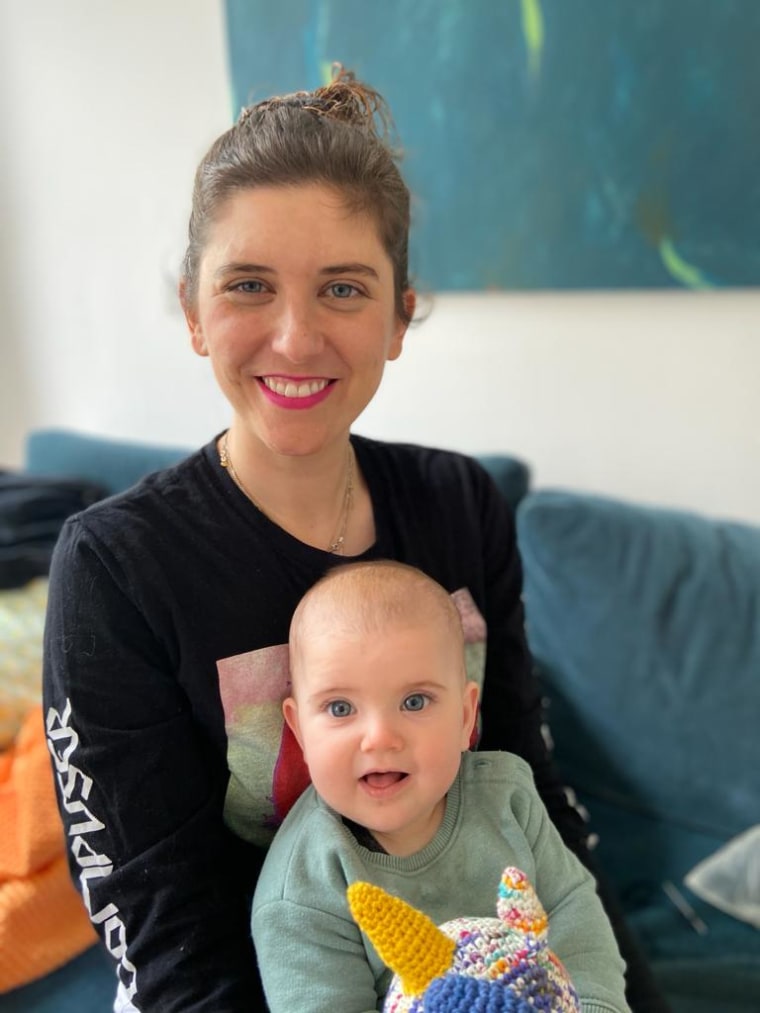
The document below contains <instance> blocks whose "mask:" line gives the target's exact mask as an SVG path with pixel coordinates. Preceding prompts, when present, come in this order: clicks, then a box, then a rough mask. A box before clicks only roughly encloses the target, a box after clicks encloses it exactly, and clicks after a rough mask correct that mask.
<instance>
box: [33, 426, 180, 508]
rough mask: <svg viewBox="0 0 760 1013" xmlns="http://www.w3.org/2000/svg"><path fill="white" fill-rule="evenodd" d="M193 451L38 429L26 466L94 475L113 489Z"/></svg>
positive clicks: (38, 470) (51, 472) (54, 472)
mask: <svg viewBox="0 0 760 1013" xmlns="http://www.w3.org/2000/svg"><path fill="white" fill-rule="evenodd" d="M189 453H190V450H189V449H188V448H187V447H172V446H164V445H161V444H155V445H154V444H151V443H142V442H139V441H132V440H117V439H112V438H110V437H107V436H89V435H86V434H85V433H77V432H73V431H69V430H66V429H38V430H36V431H34V432H32V433H30V434H29V436H28V437H27V441H26V461H25V468H26V470H27V472H28V473H29V474H30V475H51V476H62V475H68V476H74V477H77V478H85V479H90V480H91V481H93V482H97V483H98V484H99V485H102V486H103V487H104V488H105V489H106V491H107V492H108V493H113V492H121V491H122V490H123V489H127V488H129V486H131V485H134V483H135V482H137V481H139V479H141V478H142V477H143V476H144V475H148V474H150V472H152V471H159V470H160V469H161V468H168V467H169V466H170V465H172V464H176V463H177V461H181V460H182V458H183V457H187V455H188V454H189Z"/></svg>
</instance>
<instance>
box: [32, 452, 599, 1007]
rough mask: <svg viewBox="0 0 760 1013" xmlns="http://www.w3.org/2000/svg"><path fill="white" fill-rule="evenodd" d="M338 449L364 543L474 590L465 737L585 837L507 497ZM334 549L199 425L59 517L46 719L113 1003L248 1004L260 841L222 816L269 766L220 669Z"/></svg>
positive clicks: (462, 476)
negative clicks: (480, 643) (236, 753)
mask: <svg viewBox="0 0 760 1013" xmlns="http://www.w3.org/2000/svg"><path fill="white" fill-rule="evenodd" d="M353 443H354V447H355V450H356V456H357V461H358V465H359V468H360V469H361V472H362V474H363V476H364V478H365V480H366V482H367V484H368V487H369V491H370V495H371V497H372V502H373V508H374V514H375V525H376V533H377V537H376V542H375V544H374V545H373V546H372V548H371V549H370V550H368V551H367V552H366V553H364V554H363V556H362V557H360V558H364V559H371V558H393V559H399V560H403V561H404V562H407V563H410V564H412V565H414V566H417V567H419V568H420V569H422V570H424V571H425V572H426V573H428V574H430V575H431V576H432V577H434V578H435V579H436V580H438V581H439V583H441V584H442V585H443V586H444V587H445V588H447V589H448V590H449V591H451V592H454V591H458V590H461V589H463V588H466V589H467V590H468V591H469V593H470V595H471V596H472V599H473V600H474V603H475V605H476V607H477V609H478V611H479V612H480V613H481V614H482V616H483V618H484V619H485V622H486V627H487V645H486V661H485V681H484V686H483V696H482V703H481V714H482V734H481V739H480V743H479V744H480V746H481V747H482V748H487V749H505V750H510V751H512V752H515V753H518V754H519V755H521V756H523V757H524V758H525V759H526V760H528V762H529V763H530V764H531V766H532V768H533V771H534V776H535V779H536V783H537V786H538V789H539V792H540V793H541V795H542V797H543V799H544V802H545V803H546V805H547V807H548V809H549V811H550V813H551V814H552V817H553V819H554V822H555V823H556V824H557V826H558V827H559V829H560V832H561V833H562V835H563V837H564V838H565V840H566V842H567V843H568V844H569V845H570V846H571V847H573V848H574V849H576V850H577V849H578V848H579V847H580V842H581V840H582V836H583V831H582V828H581V826H580V823H579V820H578V817H577V815H576V814H575V812H574V811H573V810H571V809H570V807H569V806H568V804H567V802H566V800H565V795H564V792H563V789H562V787H561V785H560V783H559V782H558V780H557V778H556V775H555V773H554V770H553V768H552V765H551V762H550V757H549V755H548V753H547V750H546V746H545V743H544V739H543V736H542V734H541V697H540V690H539V687H538V684H537V682H536V679H535V678H534V675H533V673H532V670H531V661H530V657H529V653H528V650H527V647H526V643H525V636H524V631H523V610H522V604H521V598H520V595H521V568H520V562H519V558H518V553H517V547H516V541H515V533H514V525H513V520H512V516H511V513H510V510H509V508H508V507H507V505H506V503H505V502H504V500H503V499H502V497H501V496H500V495H499V493H498V492H497V490H496V488H495V486H494V485H493V482H492V481H491V479H490V477H489V476H488V475H487V474H486V472H485V471H484V470H483V469H482V468H481V467H480V466H479V465H478V464H477V463H476V462H474V461H473V460H472V459H470V458H468V457H465V456H462V455H459V454H452V453H447V452H443V451H438V450H432V449H427V448H421V447H415V446H411V445H400V444H387V443H381V442H377V441H373V440H368V439H364V438H361V437H353ZM342 561H344V557H340V556H334V555H331V554H329V553H327V552H324V551H321V550H319V549H315V548H311V547H309V546H306V545H304V544H303V543H301V542H299V541H297V540H296V539H294V538H292V537H291V536H290V535H288V534H287V533H286V532H285V531H283V530H282V529H280V528H278V527H277V526H276V525H274V524H273V523H272V522H271V521H269V520H268V519H267V518H266V517H265V516H264V515H263V514H262V513H260V512H259V511H258V510H257V509H256V508H255V507H254V506H253V505H252V504H251V502H250V501H249V500H248V499H246V498H245V496H244V495H243V494H242V493H241V492H240V490H239V489H238V488H237V487H236V486H235V485H234V483H232V482H231V480H230V477H229V475H228V474H227V473H226V472H225V471H224V470H223V469H222V468H221V467H220V465H219V461H218V456H217V452H216V442H215V441H213V442H211V443H209V444H208V445H207V446H205V447H204V448H203V449H202V450H200V451H198V452H197V453H195V454H193V455H192V456H190V457H189V458H188V459H187V460H185V461H183V462H181V463H180V464H178V465H176V466H175V467H173V468H170V469H168V470H166V471H163V472H160V473H158V474H156V475H153V476H150V477H149V478H147V479H145V480H143V481H142V482H141V483H139V484H138V485H137V486H135V487H134V488H133V489H131V490H129V491H128V492H126V493H123V494H121V495H119V496H116V497H112V498H110V499H108V500H104V501H102V502H101V503H98V504H95V505H94V506H93V507H90V508H89V509H88V510H86V511H84V512H83V513H81V514H78V515H76V516H75V517H73V518H71V519H70V520H69V521H68V522H67V524H66V526H65V528H64V530H63V532H62V535H61V537H60V540H59V543H58V546H57V549H56V552H55V556H54V559H53V565H52V569H51V576H50V592H49V605H48V617H47V624H46V631H45V664H44V706H45V715H46V722H47V728H48V735H49V739H50V742H51V747H52V750H53V753H54V764H55V768H56V773H57V782H58V794H59V801H60V805H61V811H62V814H63V818H64V822H65V826H66V834H67V839H68V842H69V852H70V864H71V869H72V875H73V877H74V879H75V882H76V884H77V885H78V887H79V888H80V890H81V891H82V893H83V896H84V898H85V902H86V904H87V907H88V910H89V912H90V915H91V917H92V919H93V922H94V924H95V926H96V928H97V929H98V931H99V932H100V934H101V936H102V938H103V939H104V941H105V944H106V946H107V948H108V949H109V951H110V953H111V954H112V956H113V957H114V959H115V961H116V963H117V967H118V974H119V1002H120V1003H121V1008H122V1010H124V1011H131V1010H138V1011H140V1013H147V1011H160V1013H173V1011H180V1010H181V1011H182V1013H191V1011H196V1010H198V1011H200V1010H209V1009H213V1010H214V1011H215V1013H243V1011H246V1013H247V1011H250V1010H251V1009H259V1008H262V1009H263V1008H264V1005H263V999H262V998H261V991H260V985H259V981H258V975H257V972H256V963H255V954H254V951H253V947H252V943H251V941H250V902H251V896H252V893H253V888H254V886H255V882H256V877H257V874H258V870H259V868H260V862H261V859H262V852H261V850H260V849H259V848H258V847H256V846H255V845H254V844H251V843H248V842H246V841H244V840H243V839H241V837H240V836H238V834H235V833H233V832H232V831H231V830H230V829H228V824H229V823H232V824H233V825H235V824H236V821H237V825H239V824H240V820H241V819H244V818H245V814H244V813H243V814H242V816H241V812H240V807H239V806H238V811H237V813H235V814H233V813H231V811H230V807H231V804H232V803H231V799H234V796H235V792H234V791H232V790H228V788H231V787H232V786H233V785H232V782H234V783H235V784H238V783H239V784H242V787H243V789H244V790H243V792H242V796H241V794H240V793H238V798H240V797H242V798H243V799H244V798H245V797H246V792H247V793H248V795H249V796H250V797H251V798H252V797H253V796H254V795H255V794H256V793H257V792H258V793H259V795H260V798H259V800H258V801H259V802H260V804H261V807H262V808H263V807H265V804H266V802H267V801H268V800H271V796H272V792H273V787H272V783H271V776H270V767H268V766H267V764H264V763H262V764H261V769H254V770H252V768H251V764H250V761H249V762H248V765H247V766H246V763H245V762H240V763H238V761H237V760H234V759H233V762H232V763H231V761H230V757H231V756H232V755H233V752H232V750H231V748H230V747H231V737H230V721H231V720H232V718H231V714H232V712H233V710H234V708H235V706H236V705H239V704H240V702H241V701H240V700H239V699H237V700H236V699H233V697H234V696H235V693H237V694H238V696H239V695H240V693H241V692H242V693H243V696H244V697H245V694H246V693H248V695H249V696H250V695H251V686H250V685H247V684H246V683H245V676H243V677H242V678H243V684H242V689H241V686H240V685H237V688H235V687H234V686H233V687H232V688H229V687H228V689H227V695H228V699H225V700H223V694H224V689H223V688H220V671H222V670H223V666H220V667H218V665H217V663H218V662H220V661H221V660H222V659H229V658H231V657H236V656H238V655H248V654H250V652H253V651H258V650H260V649H262V648H270V647H277V646H278V645H284V644H285V643H286V642H287V635H288V626H289V623H290V617H291V615H292V613H293V610H294V608H295V606H296V604H297V602H298V601H299V600H300V598H301V596H302V595H303V593H304V592H305V591H306V589H307V588H308V587H310V586H311V585H312V584H313V583H314V582H315V581H316V580H317V579H318V578H319V577H320V576H321V575H322V574H323V573H324V572H325V571H326V570H327V569H328V568H329V567H331V566H334V565H336V564H339V563H340V562H342ZM255 696H256V692H255V687H254V692H253V697H255ZM243 704H245V700H243ZM243 709H245V707H244V708H243ZM225 710H226V712H227V713H226V718H227V721H226V722H225ZM238 710H239V707H238ZM284 758H286V757H284V754H283V753H281V754H280V765H281V766H282V762H283V761H284ZM273 762H274V761H273ZM236 764H237V766H236ZM231 767H232V774H233V776H232V782H231V780H230V769H231ZM262 771H263V772H262ZM281 773H282V771H281V770H280V774H281ZM246 779H247V783H246ZM225 806H226V807H227V811H226V812H225ZM225 816H226V818H227V822H225ZM244 836H245V835H244Z"/></svg>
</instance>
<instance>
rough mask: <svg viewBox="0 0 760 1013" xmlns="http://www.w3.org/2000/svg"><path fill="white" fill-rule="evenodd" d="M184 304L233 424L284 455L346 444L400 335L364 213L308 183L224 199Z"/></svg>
mask: <svg viewBox="0 0 760 1013" xmlns="http://www.w3.org/2000/svg"><path fill="white" fill-rule="evenodd" d="M408 299H409V301H410V307H409V308H410V309H413V300H414V295H413V293H412V292H411V291H410V292H409V293H408ZM183 302H184V308H185V315H186V317H187V321H188V325H189V327H190V332H191V335H192V342H193V348H194V349H195V351H196V352H197V353H198V354H199V355H207V356H208V357H209V358H210V359H211V363H212V366H213V369H214V373H215V375H216V378H217V381H218V383H219V386H220V387H221V389H222V391H223V393H224V395H225V396H226V397H227V399H228V400H229V402H230V404H231V405H232V407H233V409H234V411H235V416H236V425H237V426H238V428H241V427H242V429H243V430H244V432H245V434H246V436H247V437H248V438H249V439H251V438H252V439H253V440H255V441H258V442H259V443H260V444H262V445H264V446H265V447H267V448H268V449H269V450H271V451H273V452H275V453H280V454H287V455H306V454H314V453H318V452H319V451H320V450H322V449H323V448H325V447H327V446H329V445H331V444H333V443H335V442H336V441H340V442H343V441H344V440H345V437H346V435H347V433H348V430H349V428H350V426H351V425H352V423H353V422H354V420H355V419H356V417H357V416H358V415H359V414H360V412H362V411H363V409H364V408H365V407H366V406H367V404H368V403H369V401H370V400H371V398H372V396H373V395H374V393H375V391H376V390H377V387H378V385H379V383H380V380H381V379H382V375H383V369H384V368H385V363H386V361H388V360H390V359H395V358H397V357H398V356H399V355H400V353H401V346H402V342H403V338H404V333H405V331H406V324H404V323H403V322H402V321H401V320H400V319H399V318H398V317H397V315H396V312H395V309H394V286H393V265H392V263H391V260H390V258H389V257H388V254H387V253H386V252H385V249H384V248H383V246H382V243H381V242H380V239H379V236H378V232H377V228H376V226H375V224H374V222H373V220H372V219H371V218H370V217H369V216H367V215H364V214H352V213H349V212H348V211H347V210H346V207H345V205H344V203H343V202H342V200H341V197H340V194H339V193H337V192H336V191H334V190H332V189H330V188H328V187H325V186H322V185H318V184H305V185H299V186H293V187H261V188H256V189H250V190H244V191H240V192H239V193H237V194H235V195H234V196H232V197H231V198H230V199H229V200H228V201H227V202H226V203H225V204H224V205H223V206H222V208H221V213H220V214H219V217H218V218H217V219H216V221H215V223H214V225H213V226H212V228H211V230H210V234H209V240H208V243H207V245H206V247H205V250H204V252H203V256H202V258H201V263H200V272H199V280H198V294H197V300H196V302H195V305H188V304H187V303H186V301H183ZM241 435H242V434H241Z"/></svg>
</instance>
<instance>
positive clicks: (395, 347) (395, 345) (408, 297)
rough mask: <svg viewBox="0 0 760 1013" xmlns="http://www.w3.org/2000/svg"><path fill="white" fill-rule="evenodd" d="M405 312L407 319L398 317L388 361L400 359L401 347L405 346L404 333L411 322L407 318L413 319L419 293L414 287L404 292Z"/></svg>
mask: <svg viewBox="0 0 760 1013" xmlns="http://www.w3.org/2000/svg"><path fill="white" fill-rule="evenodd" d="M403 299H404V312H405V314H406V319H404V320H402V319H401V317H399V316H397V317H396V326H395V329H394V332H393V340H392V341H391V343H390V347H389V348H388V355H387V356H386V358H387V360H388V362H393V360H394V359H398V357H399V355H401V349H402V348H403V347H404V335H405V334H406V331H407V328H408V327H409V324H408V323H407V322H406V321H407V320H411V319H412V317H413V316H414V309H415V307H416V305H417V293H416V292H415V291H414V289H413V288H408V289H407V290H406V292H404V296H403Z"/></svg>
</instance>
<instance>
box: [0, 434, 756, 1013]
mask: <svg viewBox="0 0 760 1013" xmlns="http://www.w3.org/2000/svg"><path fill="white" fill-rule="evenodd" d="M185 453H187V449H186V448H182V447H161V446H149V445H146V444H137V443H133V442H127V441H115V440H109V439H101V438H98V437H91V436H83V435H81V434H78V433H71V432H64V431H54V430H46V431H39V432H35V433H32V434H31V435H30V437H29V440H28V444H27V459H26V467H27V470H28V471H30V472H32V473H35V474H57V475H76V476H78V477H82V478H87V479H90V480H92V481H98V482H100V483H101V484H102V485H104V486H105V487H106V488H107V489H108V490H109V491H117V490H119V489H122V488H125V487H127V486H128V485H130V484H132V483H133V482H135V481H136V480H137V479H138V478H140V477H141V476H142V475H143V474H145V473H147V472H149V471H152V470H156V469H157V468H161V467H164V466H166V465H168V464H170V463H173V462H174V461H176V460H178V459H179V458H181V457H182V456H183V455H184V454H185ZM481 460H482V461H483V463H484V464H485V466H486V467H487V468H488V469H489V470H490V471H491V473H492V474H493V475H494V478H495V479H496V481H497V483H498V484H499V485H500V487H501V488H502V490H503V491H504V493H505V495H506V497H507V498H508V500H509V501H510V503H511V504H512V505H513V507H514V508H515V510H516V516H517V527H518V537H519V542H520V549H521V553H522V556H523V561H524V570H525V607H526V618H527V631H528V638H529V640H530V644H531V649H532V651H533V654H534V656H535V658H536V664H537V667H538V671H539V675H540V677H541V679H542V680H543V683H544V686H545V689H546V694H547V701H548V706H549V719H550V724H551V730H552V734H553V737H554V742H555V750H556V757H557V761H558V763H559V765H560V767H561V769H562V771H563V774H564V776H565V779H566V781H567V782H568V783H569V784H571V785H572V786H573V788H574V790H575V791H576V793H577V795H578V797H579V799H580V801H581V802H582V803H583V804H584V806H585V807H586V808H587V809H588V811H589V813H590V829H591V831H592V832H593V833H594V834H596V835H597V836H598V839H599V843H598V846H597V855H598V858H599V862H600V864H601V865H602V867H603V869H604V870H605V872H606V873H607V875H608V876H609V878H610V879H611V880H612V882H613V883H614V884H615V885H616V887H617V889H618V891H619V894H620V897H621V899H622V902H623V906H624V908H625V909H626V911H627V912H628V914H629V918H630V921H631V924H632V926H633V927H634V929H635V930H636V931H637V933H638V934H639V936H640V938H641V940H642V943H643V946H644V949H645V951H646V952H647V953H648V955H649V957H650V959H651V961H652V964H653V967H654V970H655V973H656V975H657V977H658V979H659V980H660V982H661V984H662V986H663V988H664V990H665V992H666V994H667V995H668V997H669V999H670V1002H671V1005H672V1008H673V1011H674V1013H757V1011H758V1010H760V932H758V931H757V930H756V929H754V928H752V927H750V926H749V925H747V924H745V923H743V922H740V921H738V920H736V919H733V918H731V917H729V916H728V915H725V914H721V913H720V912H719V911H718V910H717V909H715V908H713V907H711V906H709V905H707V904H706V903H704V902H702V901H700V900H699V899H698V898H696V897H695V896H694V895H693V894H691V893H690V892H689V891H688V890H687V889H686V887H685V886H684V885H683V882H682V880H683V876H684V875H685V873H686V872H687V871H688V870H689V869H691V868H692V866H693V865H694V864H695V863H696V862H697V861H699V860H700V859H702V858H705V857H706V856H708V855H710V854H711V853H712V852H714V851H715V849H716V848H718V847H719V846H720V845H721V844H722V843H723V842H725V841H727V840H728V839H730V838H731V837H732V836H734V835H735V834H737V833H739V832H740V831H742V830H744V829H745V828H747V827H749V826H751V825H753V824H756V823H760V746H759V745H758V741H760V740H759V739H758V738H756V730H755V726H756V725H757V723H758V717H760V529H755V528H751V527H748V526H741V525H737V524H727V523H720V522H718V521H711V520H707V519H706V518H700V517H698V516H695V515H690V514H687V513H679V512H674V511H665V510H658V509H653V508H648V507H642V506H635V505H633V504H627V503H623V502H617V501H614V500H611V499H603V498H599V497H593V496H587V495H581V494H577V493H571V492H552V491H542V490H541V491H530V490H529V488H528V486H529V471H528V468H527V466H526V465H525V464H524V463H523V462H521V461H519V460H516V459H514V458H511V457H508V456H506V455H491V456H488V457H483V458H481ZM666 882H670V883H673V884H675V885H676V886H677V887H678V888H679V890H680V891H681V893H682V895H683V896H684V897H685V898H686V899H687V901H688V902H689V904H690V905H691V906H692V907H693V909H694V911H695V912H696V914H697V915H698V917H700V918H701V919H702V920H703V921H704V923H705V924H706V925H707V928H708V931H707V934H706V935H701V934H699V933H697V932H696V931H695V930H694V928H693V927H692V925H691V924H690V922H689V921H688V920H687V918H686V917H684V915H683V914H682V913H681V912H680V911H679V909H678V908H677V907H676V906H674V904H673V902H672V900H671V899H670V897H669V896H668V895H667V894H666V892H665V891H664V889H663V883H666ZM111 994H112V985H111V981H110V972H108V971H107V969H106V965H105V960H104V958H103V957H102V956H101V954H100V952H99V951H98V950H97V949H93V950H92V951H90V952H88V953H86V954H84V955H83V956H82V957H80V958H78V960H75V961H72V962H71V963H70V964H69V965H67V966H66V967H64V968H61V969H60V970H59V971H57V972H54V973H53V974H51V975H49V976H48V977H47V978H45V979H43V980H41V981H38V982H35V983H33V984H31V985H29V986H26V987H25V988H22V989H19V990H17V991H16V992H13V993H9V994H8V995H6V996H4V997H0V1011H2V1013H11V1011H13V1013H16V1011H22V1010H23V1011H24V1013H53V1011H55V1013H69V1011H71V1013H74V1011H76V1013H90V1011H92V1013H95V1011H98V1013H100V1011H102V1010H105V1009H107V1008H109V1005H108V1004H106V1002H107V999H110V995H111Z"/></svg>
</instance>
